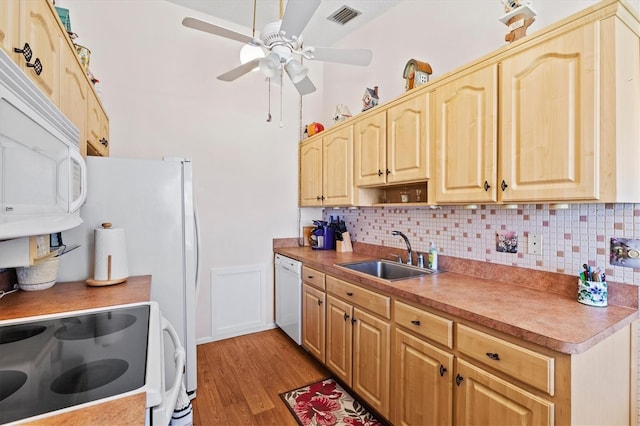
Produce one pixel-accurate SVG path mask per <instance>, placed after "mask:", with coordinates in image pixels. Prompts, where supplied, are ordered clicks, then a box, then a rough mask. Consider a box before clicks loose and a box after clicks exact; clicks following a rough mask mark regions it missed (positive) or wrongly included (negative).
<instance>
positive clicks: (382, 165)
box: [353, 111, 388, 186]
mask: <svg viewBox="0 0 640 426" xmlns="http://www.w3.org/2000/svg"><path fill="white" fill-rule="evenodd" d="M354 134H355V136H354V138H355V141H354V154H353V167H354V171H355V185H356V186H368V185H379V184H383V183H385V182H386V181H387V170H388V169H387V113H386V111H381V112H378V113H376V114H373V115H371V116H368V117H366V118H363V119H361V120H359V121H357V122H356V123H355V124H354Z"/></svg>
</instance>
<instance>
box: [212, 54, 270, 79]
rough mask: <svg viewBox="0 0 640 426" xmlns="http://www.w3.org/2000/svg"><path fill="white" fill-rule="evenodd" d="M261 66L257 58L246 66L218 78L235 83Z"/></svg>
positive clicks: (243, 65)
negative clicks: (234, 81)
mask: <svg viewBox="0 0 640 426" xmlns="http://www.w3.org/2000/svg"><path fill="white" fill-rule="evenodd" d="M259 64H260V58H256V59H254V60H253V61H249V62H247V63H246V64H242V65H240V66H239V67H236V68H234V69H232V70H231V71H227V72H225V73H224V74H220V75H219V76H218V77H217V78H218V80H222V81H233V80H235V79H236V78H239V77H242V76H243V75H245V74H247V73H249V72H251V71H253V70H254V69H255V68H257V67H258V65H259Z"/></svg>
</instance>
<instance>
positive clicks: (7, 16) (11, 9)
mask: <svg viewBox="0 0 640 426" xmlns="http://www.w3.org/2000/svg"><path fill="white" fill-rule="evenodd" d="M19 27H20V9H19V3H18V2H17V1H7V0H4V1H0V48H2V50H4V51H5V52H7V53H8V54H9V56H10V57H11V58H16V57H17V55H18V54H17V53H16V54H13V48H14V47H18V43H19V42H18V37H19V34H18V28H19ZM14 60H15V59H14Z"/></svg>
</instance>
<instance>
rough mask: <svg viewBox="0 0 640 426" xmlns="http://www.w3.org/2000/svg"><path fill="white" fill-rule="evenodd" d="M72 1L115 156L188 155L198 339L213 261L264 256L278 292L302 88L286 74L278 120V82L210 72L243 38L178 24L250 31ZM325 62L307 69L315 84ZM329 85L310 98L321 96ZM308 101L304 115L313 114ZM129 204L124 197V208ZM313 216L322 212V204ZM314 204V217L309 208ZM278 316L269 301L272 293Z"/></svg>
mask: <svg viewBox="0 0 640 426" xmlns="http://www.w3.org/2000/svg"><path fill="white" fill-rule="evenodd" d="M57 5H59V6H61V7H66V8H68V9H69V10H70V16H71V25H72V29H73V31H74V32H76V33H77V34H78V36H79V37H78V39H77V40H76V41H77V43H78V44H81V45H84V46H86V47H88V48H89V49H90V50H91V66H90V68H91V70H92V72H93V73H94V74H95V76H96V77H97V78H98V79H99V80H100V83H99V85H100V86H101V90H102V93H103V104H104V106H105V109H106V111H107V113H108V115H109V119H110V131H111V137H110V140H111V156H114V157H136V158H153V159H159V158H161V157H163V156H180V157H189V158H191V159H192V160H193V169H194V181H195V193H196V202H197V204H198V208H199V214H200V220H201V228H202V229H201V231H202V236H203V238H202V262H201V264H202V266H201V271H200V272H201V277H202V281H201V286H200V293H199V297H198V307H197V309H198V329H197V336H198V338H199V339H201V340H203V339H204V340H206V339H208V338H210V336H211V327H210V318H211V306H210V304H209V300H210V281H209V277H210V276H211V271H212V270H213V269H214V268H222V267H225V268H226V267H235V266H243V265H259V264H263V265H266V267H267V274H266V276H267V280H266V281H267V282H266V286H267V288H266V294H267V295H268V297H270V295H271V294H273V291H272V286H273V279H272V272H271V271H272V266H271V264H272V261H273V260H272V259H273V254H272V249H271V241H272V239H273V238H275V237H292V236H297V235H298V214H299V211H298V208H297V194H298V167H297V164H298V160H297V145H298V140H299V135H300V131H299V126H300V115H299V111H300V97H299V96H298V95H297V92H296V91H295V88H294V87H293V85H291V84H290V82H288V81H285V85H284V102H283V116H282V118H283V124H284V127H282V128H280V126H279V122H280V107H279V100H280V93H279V87H273V88H272V91H271V95H272V97H271V114H272V116H273V120H272V122H271V123H267V122H266V117H267V111H268V102H267V101H268V99H267V97H268V85H267V83H266V82H265V81H264V79H263V78H262V77H261V76H260V75H259V74H258V73H253V74H251V75H246V76H243V77H242V78H240V79H239V80H236V81H235V82H232V83H227V82H221V81H219V80H217V79H216V78H215V77H216V76H217V75H219V74H221V73H223V72H226V71H228V70H229V69H231V68H233V67H235V66H237V65H239V64H240V62H239V56H238V55H239V51H240V48H241V47H242V44H241V43H238V42H234V41H229V40H224V39H221V38H219V37H215V36H212V35H209V34H205V33H201V32H198V31H194V30H192V29H188V28H185V27H183V26H182V25H181V21H182V18H183V17H185V16H194V17H197V18H200V19H203V20H208V21H210V22H216V23H218V24H219V25H224V26H226V27H228V28H233V29H236V30H238V31H243V32H245V33H250V29H249V30H247V29H242V28H238V27H237V26H236V27H234V25H233V24H231V23H226V22H221V21H216V20H215V19H214V18H211V17H209V16H205V15H202V14H200V13H197V12H194V11H191V10H189V9H186V8H183V7H180V6H176V5H174V4H171V3H168V2H164V1H160V0H144V1H143V0H129V1H124V0H119V1H115V0H95V1H83V0H58V1H57ZM321 73H322V68H321V67H314V68H312V69H311V71H310V76H311V77H312V78H313V80H314V82H315V84H316V86H317V87H319V88H320V89H321V87H320V83H321V82H322V76H321ZM321 97H322V90H319V91H318V92H316V93H314V94H311V95H308V96H306V97H305V99H304V102H305V104H307V103H312V102H315V103H316V104H318V105H320V104H321ZM307 111H313V108H311V107H307V106H305V115H304V116H303V118H302V120H303V121H302V122H303V123H308V122H311V121H313V119H312V118H307V115H308V114H310V112H307ZM123 208H126V206H123ZM314 213H317V214H316V215H315V216H312V217H318V218H319V217H320V216H321V213H318V212H317V211H316V212H314ZM314 213H311V214H314ZM265 307H266V310H265V314H264V315H265V317H264V320H265V321H266V322H268V323H272V321H273V319H272V318H273V309H272V307H273V303H271V302H270V300H266V301H265Z"/></svg>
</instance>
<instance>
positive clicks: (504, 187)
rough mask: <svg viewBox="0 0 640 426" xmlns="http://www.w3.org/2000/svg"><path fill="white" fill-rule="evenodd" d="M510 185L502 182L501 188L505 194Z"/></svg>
mask: <svg viewBox="0 0 640 426" xmlns="http://www.w3.org/2000/svg"><path fill="white" fill-rule="evenodd" d="M508 186H509V185H507V182H505V181H504V179H503V180H502V183H501V184H500V188H502V191H503V192H504V190H505V189H507V187H508Z"/></svg>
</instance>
